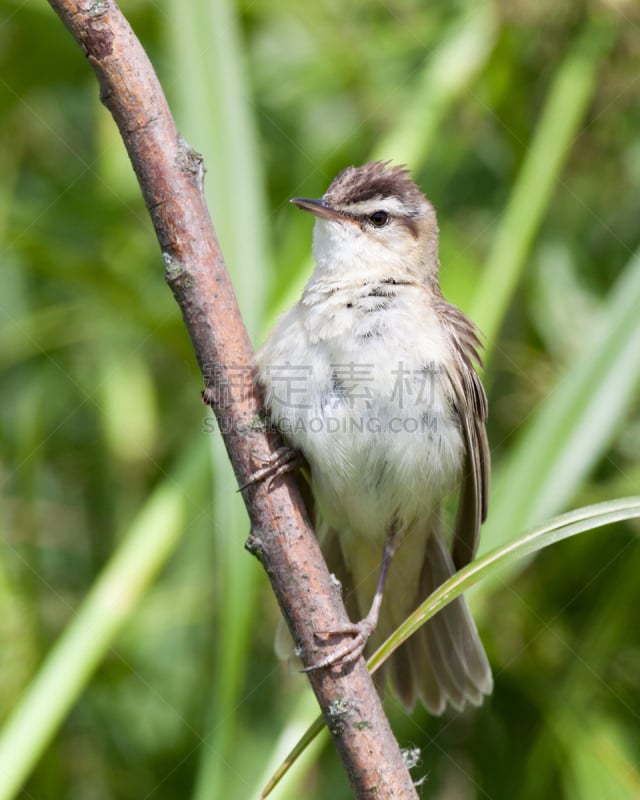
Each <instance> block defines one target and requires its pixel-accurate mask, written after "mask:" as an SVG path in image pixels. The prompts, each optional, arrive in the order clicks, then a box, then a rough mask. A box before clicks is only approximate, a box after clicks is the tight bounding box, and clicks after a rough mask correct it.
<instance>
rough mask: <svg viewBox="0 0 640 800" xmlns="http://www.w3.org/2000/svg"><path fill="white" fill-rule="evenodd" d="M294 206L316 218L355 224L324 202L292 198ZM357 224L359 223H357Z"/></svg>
mask: <svg viewBox="0 0 640 800" xmlns="http://www.w3.org/2000/svg"><path fill="white" fill-rule="evenodd" d="M289 202H290V203H293V205H294V206H298V208H301V209H302V210H303V211H308V212H309V213H310V214H314V215H315V216H316V217H322V218H323V219H339V220H341V221H342V222H355V220H353V219H351V217H348V216H346V214H343V213H342V212H341V211H336V209H335V208H331V206H328V205H327V204H326V203H325V202H324V200H322V199H320V200H310V199H309V198H308V197H292V198H291V200H290V201H289ZM356 224H357V223H356Z"/></svg>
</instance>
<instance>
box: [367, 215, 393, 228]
mask: <svg viewBox="0 0 640 800" xmlns="http://www.w3.org/2000/svg"><path fill="white" fill-rule="evenodd" d="M369 222H370V223H371V224H372V225H374V226H375V227H376V228H383V227H384V226H385V225H386V224H387V222H389V215H388V214H387V212H386V211H374V212H373V214H371V216H370V217H369Z"/></svg>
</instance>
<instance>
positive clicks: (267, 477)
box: [238, 447, 304, 492]
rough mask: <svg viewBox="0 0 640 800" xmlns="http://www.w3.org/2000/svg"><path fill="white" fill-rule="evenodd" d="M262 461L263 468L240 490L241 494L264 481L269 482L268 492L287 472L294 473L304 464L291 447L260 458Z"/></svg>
mask: <svg viewBox="0 0 640 800" xmlns="http://www.w3.org/2000/svg"><path fill="white" fill-rule="evenodd" d="M260 461H261V462H262V467H260V469H257V470H256V471H255V472H254V473H253V475H251V477H250V478H249V480H248V481H247V482H246V483H244V484H243V485H242V486H241V487H240V488H239V489H238V491H239V492H241V491H243V490H244V489H246V488H247V487H248V486H255V484H256V483H261V482H262V481H267V491H269V489H271V484H272V483H273V482H274V481H275V479H276V478H278V477H279V476H280V475H284V474H285V473H286V472H293V471H294V470H295V469H297V468H298V467H301V466H303V464H304V460H303V459H302V457H301V455H300V453H299V452H298V451H297V450H294V449H293V448H291V447H279V448H278V449H277V450H276V451H274V452H273V453H271V455H269V456H265V457H260Z"/></svg>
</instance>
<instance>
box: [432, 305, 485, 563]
mask: <svg viewBox="0 0 640 800" xmlns="http://www.w3.org/2000/svg"><path fill="white" fill-rule="evenodd" d="M442 303H443V306H442V308H441V310H442V312H443V313H442V319H443V321H444V324H445V326H446V328H447V331H448V333H449V334H450V340H451V342H452V343H453V347H452V352H453V357H454V361H455V365H456V369H455V370H451V373H452V374H451V375H450V376H449V379H450V381H451V388H452V392H453V398H454V403H455V410H456V413H457V414H458V418H459V420H460V428H461V432H462V434H463V436H464V441H465V458H464V463H463V468H462V477H461V486H460V499H459V504H458V514H457V518H456V527H455V534H454V539H453V560H454V563H455V565H456V567H457V568H458V569H460V568H461V567H463V566H465V564H468V563H469V562H470V561H471V560H472V559H473V557H474V555H475V553H476V550H477V547H478V541H479V538H480V525H481V524H482V523H483V522H484V521H485V519H486V517H487V506H488V499H489V474H490V471H491V461H490V455H489V443H488V441H487V432H486V429H485V423H486V420H487V396H486V394H485V391H484V387H483V386H482V382H481V380H480V377H479V376H478V373H477V372H476V370H475V367H474V362H475V364H479V365H481V364H482V361H481V359H480V355H479V350H480V348H481V346H482V345H481V342H480V339H479V338H478V332H477V329H476V327H475V325H474V324H473V323H472V322H471V321H470V320H469V319H467V317H466V316H465V315H464V314H463V313H462V311H460V310H459V309H457V308H456V307H455V306H452V305H450V304H449V303H445V302H444V301H442Z"/></svg>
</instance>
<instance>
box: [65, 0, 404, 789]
mask: <svg viewBox="0 0 640 800" xmlns="http://www.w3.org/2000/svg"><path fill="white" fill-rule="evenodd" d="M49 2H50V4H51V6H52V7H53V8H54V10H55V11H56V12H57V14H58V15H59V16H60V18H61V19H62V21H63V22H64V24H65V25H66V27H67V28H68V29H69V31H70V32H71V34H72V35H73V37H74V38H75V39H76V41H77V42H78V44H79V45H80V46H81V47H82V50H83V52H84V54H85V55H86V56H87V58H88V59H89V62H90V64H91V66H92V67H93V69H94V71H95V73H96V76H97V78H98V82H99V84H100V96H101V99H102V101H103V102H104V103H105V105H106V106H107V107H108V108H109V110H110V111H111V113H112V115H113V117H114V119H115V121H116V124H117V125H118V128H119V130H120V133H121V135H122V138H123V140H124V143H125V146H126V148H127V151H128V153H129V157H130V159H131V162H132V164H133V168H134V170H135V173H136V175H137V177H138V181H139V183H140V187H141V189H142V192H143V195H144V198H145V201H146V204H147V208H148V209H149V213H150V215H151V219H152V221H153V225H154V227H155V230H156V235H157V237H158V241H159V243H160V247H161V250H162V254H163V257H164V261H165V265H166V278H167V281H168V283H169V286H170V287H171V290H172V291H173V294H174V296H175V298H176V300H177V302H178V304H179V305H180V308H181V310H182V314H183V317H184V321H185V324H186V326H187V329H188V331H189V335H190V337H191V341H192V344H193V348H194V351H195V353H196V357H197V359H198V363H199V365H200V369H201V371H202V374H203V376H204V379H205V384H206V385H207V394H206V396H207V400H208V401H209V402H210V404H211V407H212V408H213V410H214V412H215V415H216V417H217V420H218V424H219V427H220V430H221V431H222V432H223V435H224V439H225V445H226V448H227V451H228V454H229V457H230V459H231V462H232V464H233V467H234V470H235V474H236V477H237V479H238V482H239V483H240V485H244V484H245V483H246V482H247V480H248V478H249V476H250V475H251V473H252V471H253V470H254V469H255V464H254V463H253V458H252V453H260V454H261V455H265V456H268V455H269V454H271V453H273V452H274V451H275V450H276V449H277V448H278V447H279V446H281V442H280V441H279V439H278V437H277V436H276V435H274V434H273V433H271V432H267V431H264V430H263V429H261V428H260V426H258V425H256V424H255V421H256V420H259V419H260V418H261V414H262V406H261V402H260V398H259V397H257V396H256V393H255V391H254V390H253V385H252V381H251V369H250V365H251V364H252V362H253V352H252V349H251V344H250V342H249V338H248V336H247V333H246V331H245V328H244V325H243V323H242V319H241V317H240V312H239V310H238V305H237V302H236V298H235V295H234V292H233V288H232V286H231V283H230V280H229V277H228V274H227V271H226V268H225V264H224V261H223V258H222V255H221V253H220V248H219V245H218V241H217V239H216V234H215V230H214V228H213V224H212V222H211V219H210V217H209V213H208V210H207V207H206V204H205V200H204V195H203V191H202V185H203V177H204V167H203V163H202V158H201V157H200V156H199V155H198V154H197V153H196V152H195V151H194V150H192V149H191V148H190V147H189V146H188V145H187V144H186V143H185V142H184V141H183V140H182V139H181V138H180V136H179V135H178V132H177V130H176V126H175V123H174V121H173V119H172V117H171V114H170V112H169V108H168V106H167V103H166V100H165V98H164V95H163V93H162V89H161V87H160V84H159V82H158V79H157V77H156V75H155V73H154V71H153V68H152V66H151V64H150V62H149V60H148V58H147V55H146V53H145V52H144V50H143V49H142V46H141V45H140V43H139V41H138V40H137V38H136V37H135V35H134V33H133V31H132V30H131V28H130V27H129V25H128V23H127V21H126V20H125V19H124V17H123V16H122V14H121V12H120V10H119V9H118V7H117V5H116V4H115V3H114V2H112V0H49ZM244 496H245V501H246V504H247V509H248V512H249V517H250V520H251V532H250V535H249V539H248V541H247V548H248V549H249V550H250V551H251V552H252V553H254V554H255V555H256V556H257V557H258V558H259V559H260V561H261V562H262V565H263V566H264V568H265V570H266V571H267V573H268V575H269V578H270V580H271V583H272V585H273V589H274V592H275V594H276V596H277V598H278V602H279V603H280V606H281V608H282V610H283V612H284V614H285V617H286V619H287V621H288V623H289V626H290V628H291V630H292V632H293V634H294V638H295V641H296V643H297V644H298V645H299V648H300V651H301V652H302V654H303V661H304V662H305V664H309V663H310V662H311V661H313V660H315V658H316V654H317V649H318V647H317V644H316V642H315V640H314V636H313V631H314V630H334V629H336V628H338V627H340V626H341V625H344V623H345V622H346V621H347V617H346V612H345V610H344V606H343V605H342V601H341V598H340V595H339V592H338V591H337V590H336V588H335V586H334V585H333V584H332V582H331V578H330V576H329V573H328V571H327V568H326V566H325V563H324V560H323V558H322V556H321V554H320V550H319V547H318V543H317V540H316V538H315V536H314V534H313V531H312V529H311V527H310V525H309V521H308V519H307V517H306V514H305V511H304V506H303V504H302V501H301V498H300V495H299V493H298V490H297V487H296V485H295V481H294V480H293V479H292V478H286V479H284V478H283V479H280V480H278V481H277V482H276V483H275V484H274V485H273V487H272V488H271V489H269V488H268V486H267V485H265V484H264V483H263V484H261V485H258V486H256V487H250V488H248V489H247V490H246V491H245V492H244ZM292 575H293V576H296V579H295V580H291V576H292ZM309 680H310V682H311V685H312V687H313V690H314V692H315V694H316V696H317V698H318V702H319V703H320V706H321V708H322V711H323V714H324V718H325V720H326V722H327V725H328V727H329V730H330V731H331V733H332V736H333V739H334V742H335V744H336V747H337V749H338V751H339V753H340V756H341V758H342V760H343V762H344V764H345V767H346V770H347V773H348V775H349V779H350V781H351V784H352V787H353V790H354V793H355V795H356V797H358V798H371V797H373V796H375V797H377V798H417V794H416V792H415V788H414V787H413V784H412V782H411V778H410V776H409V773H408V771H407V769H406V767H405V765H404V763H403V760H402V756H401V753H400V750H399V748H398V745H397V742H396V741H395V739H394V737H393V734H392V732H391V730H390V728H389V724H388V721H387V719H386V717H385V715H384V712H383V710H382V705H381V703H380V700H379V698H378V695H377V693H376V691H375V689H374V686H373V684H372V682H371V679H370V677H369V674H368V672H367V670H366V666H365V663H364V660H363V659H362V658H360V659H358V661H357V662H356V663H355V664H354V665H353V666H351V667H350V668H349V669H346V670H345V671H344V673H340V671H336V670H318V671H315V672H311V673H309Z"/></svg>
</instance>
